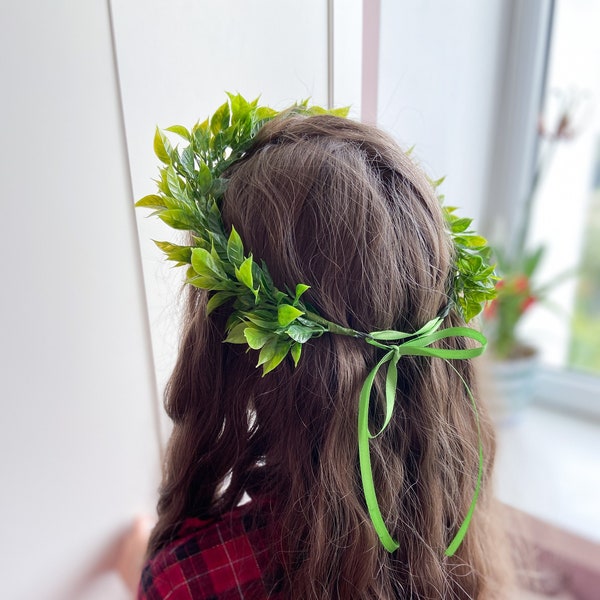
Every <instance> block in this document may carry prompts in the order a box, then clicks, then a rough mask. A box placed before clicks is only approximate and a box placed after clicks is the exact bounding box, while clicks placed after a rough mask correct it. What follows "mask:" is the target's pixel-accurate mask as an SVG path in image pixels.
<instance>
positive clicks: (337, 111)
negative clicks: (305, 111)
mask: <svg viewBox="0 0 600 600" xmlns="http://www.w3.org/2000/svg"><path fill="white" fill-rule="evenodd" d="M349 112H350V107H349V106H341V107H340V108H332V109H330V110H329V114H330V115H333V116H334V117H342V118H346V117H347V116H348V113H349Z"/></svg>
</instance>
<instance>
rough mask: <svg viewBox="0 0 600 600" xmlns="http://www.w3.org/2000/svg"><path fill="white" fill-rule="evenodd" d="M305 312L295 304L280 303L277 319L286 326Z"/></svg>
mask: <svg viewBox="0 0 600 600" xmlns="http://www.w3.org/2000/svg"><path fill="white" fill-rule="evenodd" d="M303 314H304V311H301V310H299V309H297V308H296V307H295V306H291V305H289V304H280V305H279V306H278V307H277V321H278V322H279V324H280V325H281V326H282V327H286V326H287V325H289V324H290V323H292V321H295V320H296V319H297V318H298V317H301V316H302V315H303Z"/></svg>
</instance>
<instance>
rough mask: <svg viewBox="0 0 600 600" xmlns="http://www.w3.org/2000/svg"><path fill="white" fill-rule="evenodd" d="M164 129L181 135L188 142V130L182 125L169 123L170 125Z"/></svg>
mask: <svg viewBox="0 0 600 600" xmlns="http://www.w3.org/2000/svg"><path fill="white" fill-rule="evenodd" d="M166 131H172V132H173V133H176V134H177V135H179V136H181V137H182V138H183V139H184V140H188V142H189V141H190V139H191V135H190V132H189V131H188V130H187V129H186V128H185V127H183V125H171V127H167V129H166Z"/></svg>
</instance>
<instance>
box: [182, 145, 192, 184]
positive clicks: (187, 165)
mask: <svg viewBox="0 0 600 600" xmlns="http://www.w3.org/2000/svg"><path fill="white" fill-rule="evenodd" d="M181 164H182V165H183V168H184V169H185V172H186V173H187V174H188V175H189V176H190V177H194V174H195V171H194V150H193V148H192V147H191V146H188V147H187V148H185V149H184V151H183V152H182V153H181Z"/></svg>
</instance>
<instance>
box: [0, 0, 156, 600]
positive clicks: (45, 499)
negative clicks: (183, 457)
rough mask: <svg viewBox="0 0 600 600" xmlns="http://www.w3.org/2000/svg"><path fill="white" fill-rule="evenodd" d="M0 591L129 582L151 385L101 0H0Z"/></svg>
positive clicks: (148, 455)
mask: <svg viewBox="0 0 600 600" xmlns="http://www.w3.org/2000/svg"><path fill="white" fill-rule="evenodd" d="M0 27H1V35H0V54H1V56H2V61H1V62H0V77H1V80H2V88H3V89H2V94H1V95H0V114H1V116H2V140H3V141H2V143H1V144H0V155H1V156H0V165H1V166H0V168H1V170H2V175H1V180H2V192H1V200H0V201H1V203H2V219H1V220H0V237H1V239H2V244H3V249H4V250H3V260H2V264H1V267H0V268H1V271H2V278H1V280H2V294H1V295H0V406H1V415H2V416H1V417H0V481H1V482H2V494H1V495H0V515H1V516H0V557H1V561H2V584H1V588H2V589H1V593H0V595H1V596H2V597H3V598H10V599H15V600H40V599H43V600H72V599H83V598H86V599H88V598H92V597H94V598H111V599H112V600H117V599H119V598H122V597H126V595H125V596H123V594H124V589H123V588H122V587H119V582H118V580H117V579H116V576H115V575H109V574H107V572H105V569H107V568H109V567H110V566H111V561H112V560H113V559H114V549H115V544H117V542H118V538H119V535H120V534H121V532H122V530H123V527H125V526H127V525H128V524H129V523H130V521H131V519H132V518H133V516H134V515H135V514H136V513H137V512H138V511H144V510H152V508H153V505H154V503H155V489H156V486H157V484H158V480H157V471H158V468H157V462H158V457H157V448H158V445H157V436H156V432H155V425H156V424H155V421H154V414H153V399H154V398H155V395H156V392H155V386H154V378H153V373H152V368H151V356H150V353H149V352H148V348H149V343H148V338H149V336H148V332H147V318H146V308H145V300H144V292H143V284H142V280H141V276H140V261H139V248H138V245H137V242H136V239H135V222H134V216H133V210H132V197H131V192H130V184H129V178H128V173H127V161H126V153H125V145H124V136H123V131H122V126H121V120H120V113H119V104H118V96H117V88H116V76H115V75H116V73H115V69H114V64H113V55H112V49H111V37H110V28H109V15H108V10H107V3H106V2H105V1H104V0H94V1H88V2H72V1H69V0H55V1H54V2H44V1H42V0H40V1H34V0H23V1H20V2H11V3H6V2H5V3H3V7H2V24H1V26H0Z"/></svg>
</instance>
